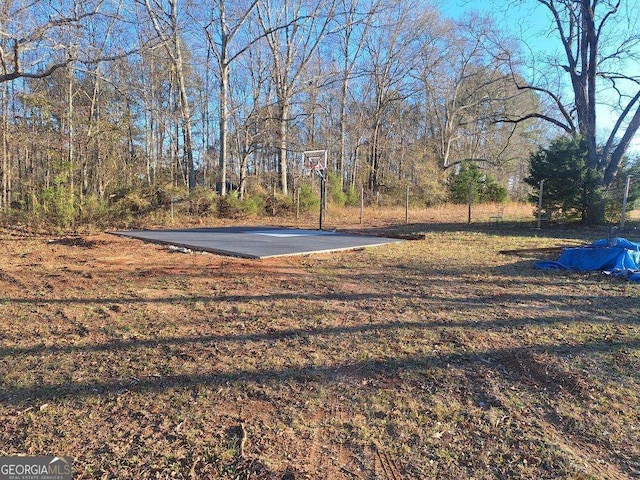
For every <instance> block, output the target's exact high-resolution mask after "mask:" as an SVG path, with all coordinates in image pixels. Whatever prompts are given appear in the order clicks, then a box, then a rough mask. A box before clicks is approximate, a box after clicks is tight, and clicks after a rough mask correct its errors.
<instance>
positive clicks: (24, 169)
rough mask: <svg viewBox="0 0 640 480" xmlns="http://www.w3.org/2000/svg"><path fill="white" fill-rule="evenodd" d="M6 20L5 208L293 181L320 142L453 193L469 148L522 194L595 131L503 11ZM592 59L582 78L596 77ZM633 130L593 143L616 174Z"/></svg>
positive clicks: (236, 6)
mask: <svg viewBox="0 0 640 480" xmlns="http://www.w3.org/2000/svg"><path fill="white" fill-rule="evenodd" d="M320 3H321V4H320ZM533 3H540V4H543V5H547V6H548V7H549V8H551V9H554V8H555V9H557V5H565V6H566V8H567V9H569V8H571V9H573V10H571V11H569V10H567V11H564V10H558V11H559V12H560V13H563V14H570V13H571V12H574V13H575V12H577V13H576V15H579V16H580V15H582V16H580V17H579V18H581V19H582V18H583V14H582V13H580V11H579V10H575V8H576V7H575V6H574V4H575V5H578V8H579V7H580V5H582V4H585V3H586V4H588V2H585V1H584V0H582V1H581V2H570V1H569V0H567V1H566V3H565V2H559V1H556V2H546V1H544V0H540V1H539V2H533ZM594 3H595V2H594ZM618 3H620V2H618ZM611 8H612V9H613V7H611ZM568 18H570V16H569V17H568ZM576 18H578V17H576ZM599 18H601V20H602V22H603V23H604V22H605V21H607V20H608V19H609V16H606V17H599ZM574 20H575V19H574ZM574 23H575V22H574ZM584 25H586V24H585V23H584V22H582V23H580V25H579V26H582V27H584ZM594 25H595V24H594ZM574 26H575V25H574ZM596 26H597V25H596ZM558 28H559V27H558ZM576 28H578V27H576ZM572 32H573V30H572ZM0 34H1V35H0V67H1V68H2V71H1V72H0V119H1V122H2V124H1V128H0V130H1V142H2V147H1V156H2V159H1V162H2V163H1V165H0V171H1V173H2V195H1V196H0V207H1V208H2V209H3V210H5V211H7V210H9V209H14V210H22V211H28V212H38V211H41V212H45V213H46V212H48V211H52V210H55V211H57V212H58V213H59V214H61V216H63V217H64V218H73V217H74V216H77V215H79V214H81V213H82V212H83V211H88V210H90V209H91V208H92V206H96V205H98V206H99V205H102V206H104V205H109V204H110V203H114V202H118V201H120V200H122V199H123V198H127V196H129V197H131V196H132V195H133V196H134V197H135V195H134V194H135V193H136V192H138V195H139V194H140V192H145V194H146V195H155V196H157V197H159V198H160V200H159V201H160V202H166V201H167V199H168V198H169V197H172V196H177V195H186V193H185V192H188V191H190V192H193V191H195V190H198V189H207V190H208V191H214V192H217V194H218V195H220V196H222V197H224V196H226V195H228V193H229V191H230V190H233V193H234V195H237V196H238V197H239V198H240V199H244V198H245V197H247V196H248V195H251V194H253V193H259V192H271V191H278V192H279V194H280V195H283V196H287V195H291V193H292V192H293V191H295V190H297V189H299V188H300V187H301V185H303V184H306V183H309V182H310V179H309V177H307V176H305V171H304V168H303V164H302V152H303V151H305V150H317V149H326V150H327V151H328V158H329V165H328V169H329V172H330V174H331V175H332V177H333V183H332V184H334V185H336V184H337V185H338V186H339V188H340V189H342V191H343V192H346V193H348V192H349V191H350V190H351V191H353V189H355V188H358V189H359V188H360V187H361V186H363V187H364V188H365V191H366V192H367V197H368V199H370V201H373V200H374V199H378V200H379V199H380V198H391V199H393V198H394V195H396V194H397V193H398V192H401V191H404V189H405V187H406V186H407V185H410V186H411V187H412V191H413V192H415V196H416V197H417V198H418V199H419V200H418V201H420V202H421V203H423V204H425V205H428V204H434V203H438V202H441V201H444V200H446V199H448V198H450V197H451V195H452V192H453V193H455V188H454V189H452V188H451V187H452V185H454V184H455V182H454V177H455V176H456V175H457V174H459V173H460V172H466V171H468V170H469V168H470V167H469V165H473V167H472V168H476V169H480V170H482V179H483V180H484V179H487V178H489V179H491V181H492V182H494V181H495V182H497V184H500V185H502V187H503V189H504V190H505V191H506V192H508V194H509V195H510V196H511V197H512V198H525V197H526V195H527V192H528V191H529V190H528V189H529V187H528V186H527V185H526V183H525V182H524V180H525V178H526V177H527V176H528V174H529V159H530V156H531V155H532V154H533V153H535V152H536V150H537V148H538V146H539V145H540V144H544V143H545V142H547V139H548V138H549V136H550V135H551V134H552V133H553V130H552V129H553V128H555V129H556V130H557V129H558V128H560V127H561V128H563V129H564V130H566V131H568V132H570V133H580V134H583V135H589V134H590V132H591V129H592V126H591V124H589V125H586V126H585V127H584V128H583V126H582V125H583V123H584V122H585V121H586V120H584V118H586V119H590V118H591V117H590V115H591V114H590V113H589V111H587V113H580V109H579V108H576V109H574V110H575V111H576V112H578V114H579V115H578V117H577V118H576V119H575V121H574V117H575V114H574V113H571V111H569V110H567V107H565V106H562V107H560V100H561V98H560V94H559V93H557V91H555V92H554V90H553V89H552V87H551V84H550V83H548V84H543V83H541V82H537V81H535V80H537V79H535V78H533V79H532V78H530V77H531V75H530V72H531V69H530V68H529V67H528V66H527V63H526V62H527V59H529V57H528V56H527V55H526V54H525V53H526V49H523V48H522V43H521V42H520V41H518V39H515V38H511V37H509V35H507V34H506V33H505V32H502V31H501V30H500V28H498V27H497V25H496V23H495V22H494V21H493V20H492V18H491V17H482V16H478V15H469V16H467V17H466V18H465V19H464V20H463V21H453V20H451V19H449V18H447V17H446V16H445V15H443V13H442V12H440V11H439V10H438V9H436V8H435V7H433V6H431V5H429V4H427V3H425V2H421V1H416V0H394V1H391V2H389V1H383V0H329V1H326V2H314V1H309V0H236V1H233V2H228V1H226V0H216V1H212V2H206V1H203V0H135V1H124V0H89V1H76V0H55V1H54V0H47V1H41V2H27V1H21V0H9V1H6V2H4V3H3V6H2V7H0ZM568 35H569V34H564V36H562V37H561V38H562V39H563V40H566V39H568V40H567V41H568V42H569V44H570V45H573V44H572V43H570V42H574V41H576V40H575V39H574V38H568ZM571 35H574V33H571ZM584 38H585V39H589V38H590V37H589V36H588V35H587V36H585V37H584ZM584 42H585V40H584V39H583V40H582V43H581V44H580V45H579V46H578V48H579V50H578V52H579V53H580V54H581V55H583V52H584V50H585V49H584ZM596 43H597V42H596ZM624 45H628V43H624ZM567 52H571V50H570V49H569V50H567ZM618 52H619V53H620V52H621V50H619V51H618ZM582 62H583V63H580V62H577V63H575V64H573V63H572V64H571V65H572V66H573V67H575V70H576V72H577V73H575V75H574V76H575V78H574V77H571V79H572V81H573V83H574V84H575V85H576V86H579V82H580V81H582V80H583V79H584V81H585V82H587V83H586V84H585V85H587V86H588V85H590V84H591V83H589V82H591V79H590V77H589V75H588V72H587V71H586V70H584V69H585V68H586V67H585V65H588V62H586V61H584V60H583V61H582ZM585 62H586V63H585ZM581 65H582V67H581ZM581 68H582V70H581ZM572 75H573V74H572ZM610 77H613V74H611V75H610ZM532 80H534V81H535V82H534V81H532ZM615 81H617V82H621V79H620V75H618V76H617V77H616V79H615ZM625 95H628V94H627V93H625ZM549 98H551V99H555V100H557V101H558V102H556V104H555V105H554V104H553V102H551V104H549V103H548V102H547V101H548V99H549ZM634 98H635V100H634ZM578 100H580V101H579V102H577V103H575V105H576V106H582V105H583V104H584V103H585V101H583V100H581V99H578ZM635 101H637V96H636V97H633V96H632V98H631V101H630V102H628V105H626V107H628V108H626V110H627V113H629V112H633V108H634V105H635V103H633V102H635ZM569 103H571V101H570V102H569ZM589 105H590V104H589ZM589 105H587V107H585V108H587V110H588V108H591V107H589ZM594 108H595V106H594ZM557 112H560V113H561V114H563V115H564V114H565V113H566V116H565V123H567V124H568V125H561V122H559V121H557V120H555V119H554V118H553V115H554V114H555V113H557ZM636 116H637V115H636ZM633 118H634V119H635V117H633ZM567 119H568V120H567ZM569 120H571V121H569ZM627 123H629V122H627ZM623 124H624V122H623ZM634 125H635V124H634V123H633V121H632V122H630V123H629V125H627V124H624V126H625V127H626V126H629V127H630V128H631V129H632V128H633V127H634ZM549 126H551V129H550V127H549ZM567 126H568V127H569V128H565V127H567ZM635 128H636V129H637V127H635ZM572 129H573V130H572ZM627 132H628V131H627ZM632 137H633V135H631V136H629V135H627V134H625V136H624V137H623V138H622V140H621V141H620V140H619V139H618V137H617V136H616V135H615V134H612V137H611V141H610V142H607V144H606V145H605V147H606V146H607V145H608V150H606V149H603V148H600V150H598V148H599V147H598V146H596V147H594V150H593V151H594V152H595V154H593V155H598V154H599V153H598V152H600V153H602V155H604V156H600V157H598V158H597V159H596V160H593V162H594V163H593V164H594V165H595V166H594V168H600V169H602V166H603V165H605V164H606V166H604V170H603V172H604V173H606V175H608V173H607V172H611V171H613V174H615V173H616V171H617V166H616V165H614V164H612V163H609V162H608V160H610V159H613V157H612V155H611V153H607V152H613V153H614V154H615V155H617V154H618V153H621V152H622V153H624V151H625V149H626V146H628V144H629V141H630V139H631V138H632ZM625 142H626V143H625ZM609 143H610V145H609ZM589 145H590V144H589ZM625 145H626V146H625ZM589 148H591V147H589ZM603 150H606V151H604V153H603ZM590 151H591V150H590ZM590 155H591V156H593V155H592V154H591V153H590ZM589 158H591V157H589ZM621 158H622V157H621V156H620V157H619V158H616V159H613V163H616V164H617V165H619V164H620V162H621ZM614 170H615V171H614ZM606 175H604V177H606ZM614 176H615V175H614ZM604 177H603V182H604V181H605V180H606V179H605V178H604ZM454 196H455V195H454Z"/></svg>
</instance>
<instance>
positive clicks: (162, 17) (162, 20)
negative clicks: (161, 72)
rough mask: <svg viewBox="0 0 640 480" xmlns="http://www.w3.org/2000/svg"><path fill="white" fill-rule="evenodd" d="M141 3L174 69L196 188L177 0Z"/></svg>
mask: <svg viewBox="0 0 640 480" xmlns="http://www.w3.org/2000/svg"><path fill="white" fill-rule="evenodd" d="M144 5H145V7H146V9H147V13H148V14H149V18H150V19H151V22H152V24H153V28H154V29H155V31H156V34H157V35H158V38H160V40H161V41H162V43H163V45H164V47H165V51H166V52H167V55H169V58H170V59H171V62H172V64H173V67H174V69H175V75H176V82H177V86H178V91H179V98H180V114H181V117H182V135H183V155H184V161H185V164H186V169H187V174H188V182H187V183H188V187H189V190H193V189H194V188H195V187H196V170H195V165H194V161H193V133H192V127H191V108H190V104H189V95H188V93H187V80H186V73H185V61H184V58H183V44H182V40H181V38H180V34H181V26H180V24H179V19H178V0H167V4H166V5H165V4H164V2H163V1H162V0H144Z"/></svg>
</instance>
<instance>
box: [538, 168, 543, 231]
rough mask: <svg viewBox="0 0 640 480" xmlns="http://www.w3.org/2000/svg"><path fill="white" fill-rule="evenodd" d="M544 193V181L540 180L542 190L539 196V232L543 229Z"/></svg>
mask: <svg viewBox="0 0 640 480" xmlns="http://www.w3.org/2000/svg"><path fill="white" fill-rule="evenodd" d="M543 191H544V180H540V190H539V194H538V230H539V229H540V228H542V192H543Z"/></svg>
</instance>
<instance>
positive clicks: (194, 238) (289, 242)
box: [111, 227, 402, 259]
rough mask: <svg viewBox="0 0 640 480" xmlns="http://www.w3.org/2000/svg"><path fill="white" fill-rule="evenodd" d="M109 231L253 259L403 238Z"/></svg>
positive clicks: (278, 231)
mask: <svg viewBox="0 0 640 480" xmlns="http://www.w3.org/2000/svg"><path fill="white" fill-rule="evenodd" d="M111 233H113V234H115V235H120V236H123V237H130V238H136V239H139V240H144V241H148V242H152V243H160V244H164V245H175V246H177V247H185V248H189V249H192V250H198V251H203V252H211V253H218V254H222V255H229V256H233V257H241V258H256V259H258V258H269V257H280V256H289V255H306V254H311V253H324V252H337V251H341V250H356V249H360V248H364V247H375V246H379V245H386V244H389V243H396V242H401V241H402V240H398V239H394V238H383V237H370V236H363V235H351V234H347V233H339V232H329V231H325V230H302V229H291V228H272V227H221V228H184V229H172V230H126V231H117V232H111Z"/></svg>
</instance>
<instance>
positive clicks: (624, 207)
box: [620, 175, 631, 229]
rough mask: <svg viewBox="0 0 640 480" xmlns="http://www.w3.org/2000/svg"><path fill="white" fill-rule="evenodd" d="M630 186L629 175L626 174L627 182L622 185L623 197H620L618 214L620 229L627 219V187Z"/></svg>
mask: <svg viewBox="0 0 640 480" xmlns="http://www.w3.org/2000/svg"><path fill="white" fill-rule="evenodd" d="M630 186H631V175H627V184H626V185H625V187H624V197H623V199H622V213H621V215H620V229H623V228H624V222H625V221H626V219H627V200H628V199H629V187H630Z"/></svg>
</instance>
